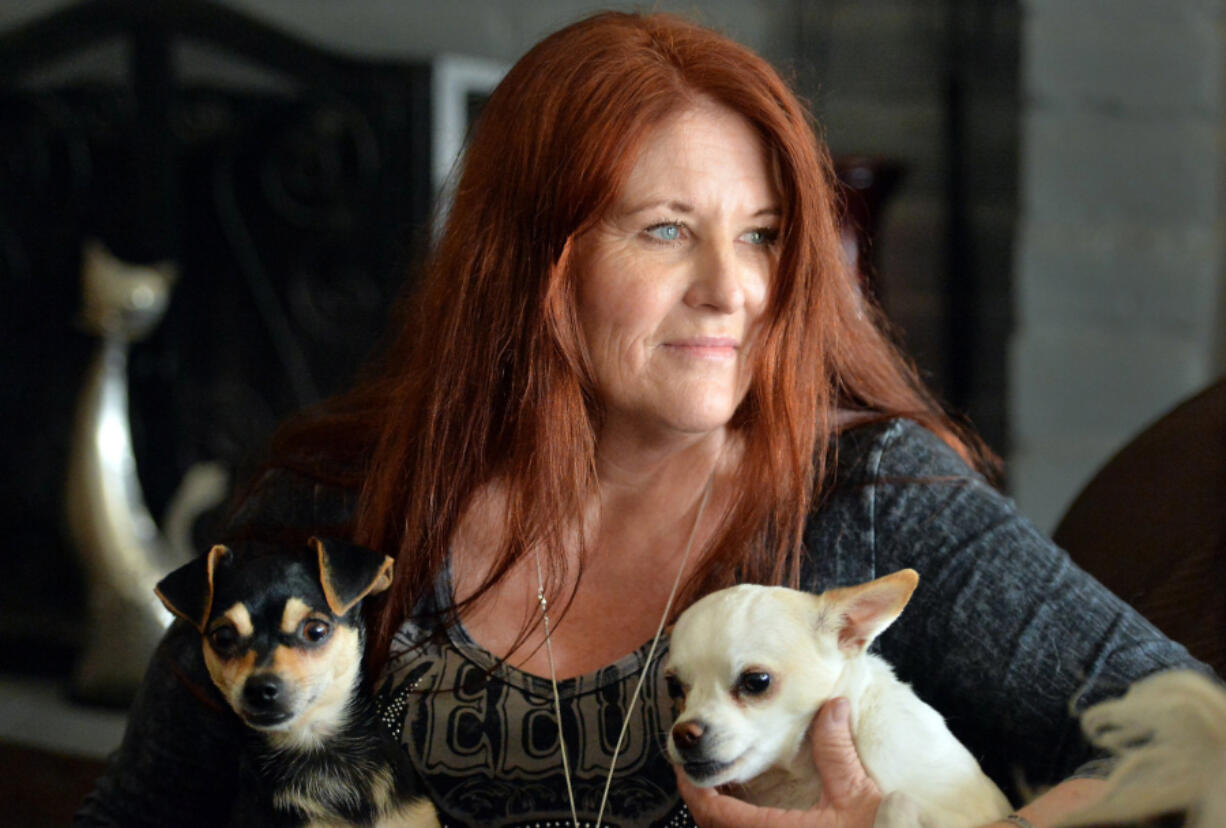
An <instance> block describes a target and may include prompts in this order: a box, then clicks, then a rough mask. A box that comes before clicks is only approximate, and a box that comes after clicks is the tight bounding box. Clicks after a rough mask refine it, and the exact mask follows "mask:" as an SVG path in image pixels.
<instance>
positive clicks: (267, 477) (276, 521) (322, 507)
mask: <svg viewBox="0 0 1226 828" xmlns="http://www.w3.org/2000/svg"><path fill="white" fill-rule="evenodd" d="M357 499H358V486H357V485H356V483H354V482H352V481H350V480H346V479H345V478H343V477H339V476H335V477H334V476H325V475H320V474H314V473H310V472H308V471H305V470H302V469H296V468H292V467H289V466H271V467H268V468H265V469H264V470H263V471H261V472H260V473H258V474H257V475H256V476H255V477H254V478H253V479H252V481H251V482H250V483H249V484H248V485H247V486H246V487H245V488H244V489H243V490H241V491H240V493H239V494H238V496H237V497H236V498H235V502H234V505H233V506H232V508H231V512H230V517H229V519H228V520H227V521H226V526H225V529H224V530H223V535H224V536H225V538H226V539H227V540H238V539H244V538H259V537H264V536H276V535H281V534H286V533H290V534H292V533H295V532H302V531H306V532H310V533H321V534H337V533H340V532H341V531H342V530H345V529H347V528H348V527H349V526H350V524H351V523H352V521H353V515H354V511H355V509H356V508H357Z"/></svg>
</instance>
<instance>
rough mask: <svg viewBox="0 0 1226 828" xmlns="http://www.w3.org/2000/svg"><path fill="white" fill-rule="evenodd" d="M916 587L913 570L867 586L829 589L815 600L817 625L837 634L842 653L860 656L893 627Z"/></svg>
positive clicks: (901, 572)
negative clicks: (888, 628) (818, 613)
mask: <svg viewBox="0 0 1226 828" xmlns="http://www.w3.org/2000/svg"><path fill="white" fill-rule="evenodd" d="M918 584H919V574H918V573H917V572H916V571H915V570H914V569H901V570H899V571H898V572H895V573H893V574H891V575H886V576H884V577H882V578H878V579H877V580H875V581H869V582H868V583H867V584H860V585H858V586H852V587H844V588H842V589H832V590H830V591H829V592H825V593H823V594H822V595H821V596H819V601H820V602H821V605H822V613H821V616H820V620H819V622H818V623H819V625H820V626H821V627H822V628H823V629H827V630H831V631H833V632H835V633H836V634H837V637H838V642H839V649H840V650H842V651H843V652H845V653H849V654H858V653H862V652H864V650H865V649H866V648H867V647H868V645H869V644H871V643H872V642H873V639H874V638H876V637H877V636H879V635H881V633H882V632H884V631H885V629H886V627H888V626H890V624H892V623H894V619H896V618H897V617H898V616H899V614H901V613H902V610H903V607H905V606H906V605H907V601H909V600H911V593H913V592H915V587H916V585H918Z"/></svg>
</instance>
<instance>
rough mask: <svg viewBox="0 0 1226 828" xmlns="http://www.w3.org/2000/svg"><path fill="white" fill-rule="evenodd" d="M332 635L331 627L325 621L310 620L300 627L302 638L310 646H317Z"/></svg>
mask: <svg viewBox="0 0 1226 828" xmlns="http://www.w3.org/2000/svg"><path fill="white" fill-rule="evenodd" d="M331 633H332V627H331V626H330V625H329V624H328V622H327V621H320V620H319V619H317V618H312V619H310V620H308V621H305V622H304V623H303V625H302V637H303V638H304V639H306V640H307V641H309V642H311V643H312V644H318V643H319V642H321V641H323V640H324V639H325V638H327V637H328V636H329V635H330V634H331Z"/></svg>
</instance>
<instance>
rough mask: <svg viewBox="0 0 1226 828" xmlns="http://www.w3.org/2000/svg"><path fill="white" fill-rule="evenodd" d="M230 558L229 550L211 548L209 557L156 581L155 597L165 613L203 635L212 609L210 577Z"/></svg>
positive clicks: (192, 561)
mask: <svg viewBox="0 0 1226 828" xmlns="http://www.w3.org/2000/svg"><path fill="white" fill-rule="evenodd" d="M230 554H231V553H230V550H229V548H228V547H225V546H221V545H220V544H218V545H217V546H214V547H213V548H212V549H210V550H209V551H208V554H206V555H201V556H200V557H198V558H195V559H194V560H191V561H189V562H187V563H185V564H183V566H181V567H179V568H178V569H176V570H175V571H173V572H171V573H170V574H169V575H167V576H166V577H165V578H163V579H162V580H160V581H158V585H157V586H156V587H155V588H154V590H153V592H154V594H155V595H157V597H158V598H159V599H160V600H161V602H162V603H163V604H164V605H165V606H166V609H168V610H170V611H171V612H172V613H174V614H175V615H177V616H178V617H180V618H182V619H183V620H184V621H186V622H187V623H189V624H191V625H192V626H193V627H195V628H196V629H197V630H198V631H199V632H201V633H203V632H204V625H205V623H207V622H208V620H209V612H210V611H212V608H213V575H214V573H215V572H216V570H217V565H218V564H219V563H220V562H221V561H222V560H224V559H225V558H226V557H227V556H229V555H230Z"/></svg>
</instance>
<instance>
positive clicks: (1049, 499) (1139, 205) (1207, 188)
mask: <svg viewBox="0 0 1226 828" xmlns="http://www.w3.org/2000/svg"><path fill="white" fill-rule="evenodd" d="M1025 10H1026V15H1025V21H1026V23H1025V39H1024V43H1025V58H1024V61H1023V65H1024V77H1025V86H1026V91H1027V107H1026V111H1025V114H1024V116H1023V122H1024V130H1023V164H1022V181H1023V185H1022V192H1023V201H1022V204H1023V218H1022V222H1021V225H1020V243H1019V246H1018V258H1017V281H1018V285H1017V287H1018V291H1017V292H1018V330H1017V334H1016V338H1015V340H1014V343H1013V348H1012V371H1011V375H1012V414H1013V422H1014V435H1015V445H1016V451H1015V454H1014V456H1013V463H1012V467H1013V475H1014V476H1013V480H1014V484H1015V491H1016V494H1017V497H1018V500H1019V502H1020V503H1021V504H1022V505H1023V507H1025V508H1027V509H1028V510H1029V511H1030V512H1031V513H1032V514H1033V516H1034V517H1035V518H1036V520H1037V521H1038V522H1039V524H1040V525H1042V526H1045V527H1048V528H1050V527H1051V526H1052V524H1053V523H1054V522H1055V520H1056V519H1057V518H1058V516H1059V515H1060V513H1061V512H1062V510H1063V508H1064V506H1065V505H1066V504H1067V502H1068V501H1069V499H1070V498H1071V497H1072V496H1073V495H1074V494H1075V492H1076V491H1077V490H1078V489H1079V488H1080V486H1081V485H1082V484H1083V483H1084V482H1085V481H1086V479H1087V478H1088V477H1089V476H1090V475H1091V474H1092V473H1093V471H1094V470H1095V468H1096V467H1098V466H1099V465H1100V464H1101V463H1102V462H1103V461H1104V460H1106V459H1107V458H1108V457H1109V456H1110V455H1111V454H1112V453H1113V451H1114V450H1115V449H1116V448H1118V447H1119V445H1120V444H1122V443H1123V442H1125V441H1126V440H1127V438H1128V437H1129V436H1130V435H1133V434H1135V433H1136V432H1137V431H1139V430H1140V429H1141V428H1143V427H1144V426H1145V425H1146V424H1147V423H1148V422H1149V421H1151V420H1153V419H1154V418H1156V417H1157V416H1159V415H1160V414H1161V413H1162V412H1163V411H1165V410H1166V409H1168V408H1170V407H1171V406H1172V405H1174V404H1175V403H1176V402H1177V401H1179V400H1180V399H1182V398H1183V397H1185V396H1187V395H1190V394H1191V393H1193V392H1194V391H1196V390H1198V389H1199V388H1201V387H1203V386H1204V385H1206V384H1208V383H1209V382H1210V381H1211V380H1212V379H1213V378H1215V377H1217V376H1220V375H1221V374H1222V371H1223V369H1224V368H1226V360H1224V352H1223V338H1222V331H1223V322H1224V321H1226V320H1224V319H1223V297H1224V295H1226V279H1224V274H1226V189H1224V187H1223V184H1224V181H1223V167H1224V163H1226V154H1224V152H1223V142H1222V137H1223V134H1224V132H1223V128H1224V127H1226V101H1224V100H1223V95H1224V94H1226V89H1224V87H1223V83H1224V74H1223V70H1224V68H1226V23H1224V21H1223V12H1222V10H1221V4H1220V3H1218V2H1207V1H1206V2H1198V1H1196V0H1185V1H1184V2H1159V0H1114V2H1112V3H1110V4H1103V3H1099V2H1091V0H1027V2H1026V3H1025ZM1090 32H1092V33H1093V34H1092V35H1091V36H1087V33H1090Z"/></svg>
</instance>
